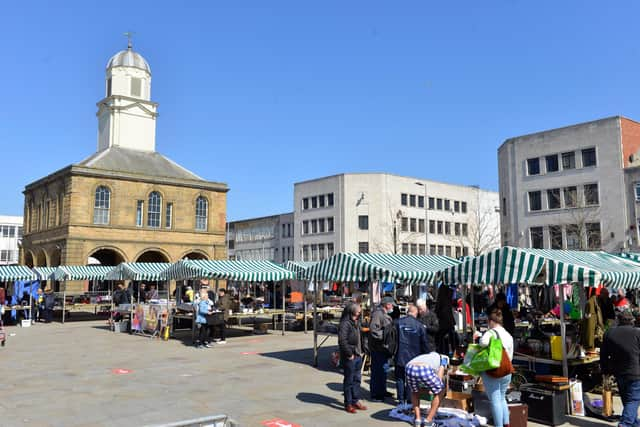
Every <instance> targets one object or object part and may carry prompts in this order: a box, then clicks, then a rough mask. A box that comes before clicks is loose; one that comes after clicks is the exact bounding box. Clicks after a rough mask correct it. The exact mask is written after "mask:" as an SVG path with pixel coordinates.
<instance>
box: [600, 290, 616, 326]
mask: <svg viewBox="0 0 640 427" xmlns="http://www.w3.org/2000/svg"><path fill="white" fill-rule="evenodd" d="M597 301H598V305H599V306H600V312H601V313H602V321H603V322H604V324H605V326H606V327H611V326H613V324H614V323H615V321H616V309H615V307H614V306H613V302H612V301H611V297H610V296H609V290H608V289H607V288H602V290H601V291H600V295H599V296H598V299H597Z"/></svg>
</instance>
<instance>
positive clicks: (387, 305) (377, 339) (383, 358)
mask: <svg viewBox="0 0 640 427" xmlns="http://www.w3.org/2000/svg"><path fill="white" fill-rule="evenodd" d="M394 305H396V304H395V301H394V300H393V298H391V297H384V298H382V301H381V303H380V305H379V306H378V307H377V308H376V309H375V310H374V311H373V313H371V323H370V325H369V326H370V328H369V331H370V332H369V347H370V353H371V381H370V382H369V385H370V388H369V390H370V394H371V400H375V401H383V400H384V398H385V397H390V396H392V394H391V393H389V392H388V391H387V373H386V372H385V369H384V365H385V363H387V361H388V360H389V358H390V357H391V356H393V355H392V354H389V352H388V351H387V350H386V349H385V342H384V338H385V329H386V328H389V327H393V320H392V319H391V317H390V316H389V314H390V313H392V312H393V306H394Z"/></svg>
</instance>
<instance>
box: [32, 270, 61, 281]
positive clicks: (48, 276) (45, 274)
mask: <svg viewBox="0 0 640 427" xmlns="http://www.w3.org/2000/svg"><path fill="white" fill-rule="evenodd" d="M57 268H58V267H33V271H34V272H35V273H36V276H38V279H39V280H52V279H53V277H52V276H53V273H54V271H56V269H57Z"/></svg>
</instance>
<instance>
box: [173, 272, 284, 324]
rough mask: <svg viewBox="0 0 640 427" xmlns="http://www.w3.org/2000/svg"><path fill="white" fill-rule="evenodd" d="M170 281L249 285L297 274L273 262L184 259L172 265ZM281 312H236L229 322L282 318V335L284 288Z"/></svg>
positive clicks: (279, 279) (280, 279)
mask: <svg viewBox="0 0 640 427" xmlns="http://www.w3.org/2000/svg"><path fill="white" fill-rule="evenodd" d="M165 274H166V277H167V279H169V280H190V279H214V280H226V281H235V282H246V283H262V282H281V283H282V284H283V285H284V281H285V280H290V279H292V278H294V277H295V274H294V273H293V272H292V271H290V270H287V269H285V268H283V267H281V266H279V265H277V264H275V263H273V262H271V261H265V260H189V259H184V260H181V261H179V262H177V263H175V264H173V265H172V266H171V267H170V268H169V269H167V271H166V272H165ZM282 307H283V309H282V310H281V311H277V310H270V309H265V310H262V313H245V312H238V311H236V312H233V313H231V315H230V317H229V318H230V319H235V320H237V321H238V322H242V320H243V319H244V320H246V317H248V316H247V315H251V316H253V317H254V318H255V317H258V316H264V315H266V316H272V322H273V323H274V324H275V321H276V317H277V316H281V317H282V334H283V335H284V331H285V325H286V322H285V315H286V310H285V286H282Z"/></svg>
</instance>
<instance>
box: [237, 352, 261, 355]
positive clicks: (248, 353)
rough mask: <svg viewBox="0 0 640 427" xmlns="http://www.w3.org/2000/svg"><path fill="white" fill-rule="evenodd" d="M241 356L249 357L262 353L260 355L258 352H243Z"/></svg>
mask: <svg viewBox="0 0 640 427" xmlns="http://www.w3.org/2000/svg"><path fill="white" fill-rule="evenodd" d="M240 354H242V355H244V356H248V355H250V354H260V353H258V352H257V351H243V352H242V353H240Z"/></svg>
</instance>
